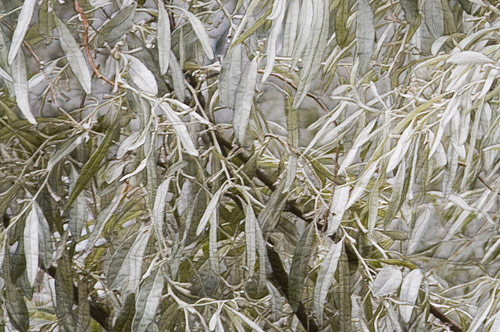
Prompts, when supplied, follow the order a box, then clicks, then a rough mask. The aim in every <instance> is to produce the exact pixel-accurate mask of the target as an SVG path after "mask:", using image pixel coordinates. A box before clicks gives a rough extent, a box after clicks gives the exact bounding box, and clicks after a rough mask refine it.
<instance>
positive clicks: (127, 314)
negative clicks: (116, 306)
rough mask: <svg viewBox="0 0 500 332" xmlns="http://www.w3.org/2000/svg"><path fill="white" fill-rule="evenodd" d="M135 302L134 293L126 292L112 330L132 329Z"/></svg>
mask: <svg viewBox="0 0 500 332" xmlns="http://www.w3.org/2000/svg"><path fill="white" fill-rule="evenodd" d="M135 302H136V301H135V294H134V293H131V294H128V295H127V297H126V298H125V303H123V305H122V307H121V310H120V312H119V313H118V317H117V318H116V321H115V325H114V326H113V332H128V331H131V330H132V321H133V319H134V317H135Z"/></svg>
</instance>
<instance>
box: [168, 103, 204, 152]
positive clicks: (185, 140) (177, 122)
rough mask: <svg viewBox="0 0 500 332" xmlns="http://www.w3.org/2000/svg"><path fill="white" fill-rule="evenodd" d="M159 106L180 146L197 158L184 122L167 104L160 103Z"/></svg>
mask: <svg viewBox="0 0 500 332" xmlns="http://www.w3.org/2000/svg"><path fill="white" fill-rule="evenodd" d="M159 105H160V108H161V109H162V110H163V112H165V115H166V116H167V119H168V122H170V124H171V125H172V127H173V128H174V131H175V134H176V135H177V138H179V140H180V141H181V144H182V146H183V147H184V149H185V150H186V152H187V153H189V154H190V155H192V156H195V157H197V156H198V151H196V148H195V146H194V143H193V140H192V139H191V136H189V132H188V130H187V127H186V125H185V124H184V122H183V121H182V120H181V119H180V118H179V116H178V115H177V114H176V113H175V111H174V110H173V109H172V107H170V105H169V104H168V103H161V104H159Z"/></svg>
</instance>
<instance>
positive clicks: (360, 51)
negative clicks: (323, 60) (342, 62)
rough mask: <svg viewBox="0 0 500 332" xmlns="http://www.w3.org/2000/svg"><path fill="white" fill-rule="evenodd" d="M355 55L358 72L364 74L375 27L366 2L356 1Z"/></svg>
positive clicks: (364, 0) (372, 45) (365, 0)
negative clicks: (356, 56) (357, 58)
mask: <svg viewBox="0 0 500 332" xmlns="http://www.w3.org/2000/svg"><path fill="white" fill-rule="evenodd" d="M356 43H357V47H356V54H357V55H358V57H359V71H360V73H361V74H364V73H365V72H366V69H367V68H368V64H369V63H370V59H371V56H372V53H373V47H374V45H375V26H374V23H373V11H372V8H371V7H370V3H369V1H368V0H359V1H358V12H357V15H356Z"/></svg>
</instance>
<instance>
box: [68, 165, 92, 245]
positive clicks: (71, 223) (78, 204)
mask: <svg viewBox="0 0 500 332" xmlns="http://www.w3.org/2000/svg"><path fill="white" fill-rule="evenodd" d="M77 180H78V173H77V171H76V169H75V168H74V167H73V166H72V167H71V173H70V181H71V185H70V188H71V190H73V189H74V186H75V184H76V182H77ZM87 213H88V210H87V198H86V197H85V193H81V194H80V195H78V197H77V198H76V201H75V203H74V204H72V205H71V206H70V208H69V213H68V219H69V220H68V227H69V230H70V232H71V235H72V236H73V237H74V238H75V240H76V241H80V239H81V237H82V230H83V228H84V226H85V223H86V221H87Z"/></svg>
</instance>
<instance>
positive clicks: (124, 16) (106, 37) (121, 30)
mask: <svg viewBox="0 0 500 332" xmlns="http://www.w3.org/2000/svg"><path fill="white" fill-rule="evenodd" d="M135 9H136V5H135V4H134V5H131V6H126V7H124V8H122V9H121V10H120V11H119V12H118V14H116V15H115V16H113V17H112V18H111V20H109V21H107V22H106V23H104V25H103V26H102V27H101V29H100V30H99V33H98V34H97V45H99V46H102V45H103V44H104V43H105V42H106V43H108V44H110V45H111V46H114V44H115V43H116V42H117V41H118V40H119V39H121V38H122V37H123V36H124V35H125V34H126V33H127V32H128V31H129V30H130V29H131V28H132V25H133V24H134V17H135Z"/></svg>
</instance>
